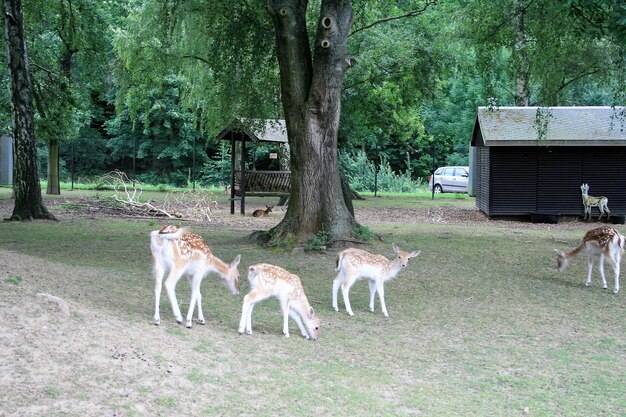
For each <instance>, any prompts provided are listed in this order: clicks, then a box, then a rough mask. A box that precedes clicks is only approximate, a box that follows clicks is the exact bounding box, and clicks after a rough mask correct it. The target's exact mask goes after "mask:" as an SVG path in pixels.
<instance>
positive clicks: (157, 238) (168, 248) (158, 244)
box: [150, 226, 241, 328]
mask: <svg viewBox="0 0 626 417" xmlns="http://www.w3.org/2000/svg"><path fill="white" fill-rule="evenodd" d="M150 249H151V251H152V259H153V265H154V280H155V287H154V298H155V307H154V324H156V325H158V324H159V323H160V322H161V318H160V315H159V302H160V299H161V285H162V284H163V285H165V290H166V291H167V296H168V298H169V301H170V304H171V305H172V312H173V313H174V317H175V318H176V321H177V322H178V323H182V321H183V318H182V315H181V313H180V307H179V306H178V300H177V299H176V284H177V283H178V281H179V280H180V278H181V277H182V276H183V275H188V277H189V278H188V280H189V285H191V301H190V302H189V310H188V311H187V318H186V322H185V324H186V326H187V327H188V328H191V325H192V317H193V310H194V307H195V306H196V305H197V306H198V323H200V324H204V323H205V321H204V315H203V314H202V295H201V293H200V284H201V283H202V279H203V278H204V277H205V276H206V275H207V274H208V273H210V272H216V273H217V274H218V275H220V276H221V277H222V279H223V280H224V282H225V284H226V286H227V287H228V289H229V290H230V292H231V293H232V294H233V295H239V272H238V271H237V265H239V261H240V260H241V255H237V256H236V257H235V259H234V260H233V261H232V262H231V263H230V264H227V263H224V262H222V261H221V260H220V259H218V258H217V257H216V256H214V255H213V254H212V253H211V250H210V249H209V245H207V243H206V242H205V241H204V240H203V239H202V238H201V237H200V236H198V235H196V234H194V233H190V232H188V231H187V230H186V229H184V228H180V227H178V226H164V227H162V228H161V229H159V230H155V231H153V232H151V233H150ZM168 272H169V273H168ZM166 273H168V275H167V278H165V282H163V277H164V276H165V274H166Z"/></svg>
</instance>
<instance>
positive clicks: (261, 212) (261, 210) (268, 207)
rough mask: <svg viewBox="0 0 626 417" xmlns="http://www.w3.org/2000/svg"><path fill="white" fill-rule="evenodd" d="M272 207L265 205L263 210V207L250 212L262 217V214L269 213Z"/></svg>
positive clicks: (254, 215)
mask: <svg viewBox="0 0 626 417" xmlns="http://www.w3.org/2000/svg"><path fill="white" fill-rule="evenodd" d="M273 208H274V206H265V210H263V209H258V210H254V211H253V212H252V216H253V217H264V216H267V215H268V214H270V213H271V212H272V209H273Z"/></svg>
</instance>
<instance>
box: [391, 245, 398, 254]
mask: <svg viewBox="0 0 626 417" xmlns="http://www.w3.org/2000/svg"><path fill="white" fill-rule="evenodd" d="M391 247H392V248H393V251H394V252H395V254H396V255H397V254H398V253H399V252H400V248H399V247H398V245H396V244H395V243H392V244H391Z"/></svg>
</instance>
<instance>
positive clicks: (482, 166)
mask: <svg viewBox="0 0 626 417" xmlns="http://www.w3.org/2000/svg"><path fill="white" fill-rule="evenodd" d="M476 164H477V166H476V180H475V181H474V186H475V189H474V193H475V194H476V207H478V209H479V210H480V211H482V212H483V213H486V214H489V148H486V147H480V148H476Z"/></svg>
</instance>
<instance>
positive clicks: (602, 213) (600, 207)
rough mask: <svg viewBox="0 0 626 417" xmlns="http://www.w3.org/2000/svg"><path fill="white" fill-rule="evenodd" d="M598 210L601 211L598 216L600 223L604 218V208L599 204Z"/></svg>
mask: <svg viewBox="0 0 626 417" xmlns="http://www.w3.org/2000/svg"><path fill="white" fill-rule="evenodd" d="M598 210H599V211H600V215H599V216H598V221H600V219H601V218H602V216H604V207H602V204H598Z"/></svg>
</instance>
